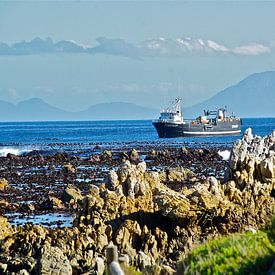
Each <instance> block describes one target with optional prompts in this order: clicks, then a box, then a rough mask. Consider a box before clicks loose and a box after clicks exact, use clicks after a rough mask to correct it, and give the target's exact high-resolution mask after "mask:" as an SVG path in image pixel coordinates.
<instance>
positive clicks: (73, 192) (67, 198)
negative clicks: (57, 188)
mask: <svg viewBox="0 0 275 275" xmlns="http://www.w3.org/2000/svg"><path fill="white" fill-rule="evenodd" d="M62 198H63V201H64V202H71V201H73V202H77V201H80V200H82V199H83V196H82V195H81V191H80V190H79V189H78V188H77V187H76V186H74V185H72V184H68V186H67V187H66V189H65V190H64V192H63V195H62Z"/></svg>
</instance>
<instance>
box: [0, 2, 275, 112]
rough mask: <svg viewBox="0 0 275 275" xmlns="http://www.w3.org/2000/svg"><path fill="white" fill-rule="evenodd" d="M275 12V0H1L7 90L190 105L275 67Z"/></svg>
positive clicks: (2, 73) (84, 103) (3, 86)
mask: <svg viewBox="0 0 275 275" xmlns="http://www.w3.org/2000/svg"><path fill="white" fill-rule="evenodd" d="M274 14H275V3H272V2H247V1H245V2H206V1H203V2H179V1H178V2H171V1H167V2H164V1H161V2H157V1H152V2H145V1H141V2H140V1H139V2H125V1H123V2H117V1H111V2H102V1H98V2H97V1H95V2H84V1H76V2H69V1H66V2H65V1H59V2H55V1H48V2H39V1H28V2H24V1H16V2H0V34H1V35H0V41H1V42H2V43H3V44H0V99H1V100H7V101H10V102H18V101H21V100H25V99H28V98H31V97H40V98H42V99H44V100H45V101H46V102H48V103H50V104H52V105H55V106H58V107H61V108H63V109H66V110H82V109H85V108H87V107H89V106H90V105H93V104H96V103H102V102H112V101H125V102H134V103H137V104H140V105H143V106H148V107H152V108H160V107H163V105H164V104H165V103H166V102H168V101H169V100H171V99H173V98H174V97H176V96H181V97H182V98H183V101H184V105H185V106H188V105H192V104H195V103H197V102H200V101H202V100H204V99H206V98H208V97H210V96H212V95H214V94H215V93H217V92H218V91H220V90H222V89H224V88H226V87H227V86H229V85H232V84H234V83H236V82H238V81H240V80H241V79H243V78H244V77H246V76H247V75H249V74H251V73H254V72H261V71H266V70H274V69H275V59H274V57H275V33H274V30H275V19H274ZM37 37H39V38H40V40H37V39H36V40H33V39H35V38H37ZM47 38H50V39H48V40H47ZM98 38H100V39H98ZM23 40H25V41H27V43H24V42H22V41H23ZM1 51H2V52H1Z"/></svg>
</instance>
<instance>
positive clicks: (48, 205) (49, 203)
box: [39, 196, 69, 210]
mask: <svg viewBox="0 0 275 275" xmlns="http://www.w3.org/2000/svg"><path fill="white" fill-rule="evenodd" d="M68 199H69V198H68ZM39 207H40V208H41V209H43V210H62V209H64V208H65V207H64V205H63V203H62V201H61V200H60V199H58V198H56V197H53V196H48V198H47V199H46V200H45V201H43V202H42V203H41V204H40V205H39Z"/></svg>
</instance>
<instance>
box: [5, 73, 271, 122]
mask: <svg viewBox="0 0 275 275" xmlns="http://www.w3.org/2000/svg"><path fill="white" fill-rule="evenodd" d="M224 106H227V109H228V111H229V112H232V111H233V112H234V113H235V114H236V115H237V116H241V117H275V72H274V71H270V72H263V73H256V74H252V75H250V76H248V77H247V78H245V79H244V80H242V81H241V82H239V83H238V84H236V85H233V86H230V87H229V88H227V89H225V90H223V91H221V92H219V93H217V94H216V95H215V96H213V97H211V98H210V99H208V100H206V101H203V102H202V103H200V104H196V105H194V106H192V107H188V108H185V109H184V116H185V117H187V118H194V117H197V116H199V115H201V114H202V112H203V110H206V109H215V108H216V107H224ZM161 107H163V106H160V108H161ZM158 113H159V111H158V110H154V109H150V108H145V107H142V106H139V105H136V104H132V103H125V102H113V103H103V104H97V105H93V106H91V107H90V108H89V109H87V110H85V111H81V112H67V111H64V110H62V109H59V108H56V107H53V106H51V105H49V104H48V103H46V102H44V101H43V100H42V99H39V98H33V99H30V100H26V101H22V102H20V103H18V104H12V103H9V102H6V101H0V121H44V120H104V119H105V120H108V119H112V120H119V119H133V120H134V119H152V118H155V117H157V115H158Z"/></svg>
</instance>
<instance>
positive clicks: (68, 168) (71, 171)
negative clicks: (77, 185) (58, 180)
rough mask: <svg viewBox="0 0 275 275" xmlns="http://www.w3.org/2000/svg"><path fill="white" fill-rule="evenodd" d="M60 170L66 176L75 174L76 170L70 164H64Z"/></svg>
mask: <svg viewBox="0 0 275 275" xmlns="http://www.w3.org/2000/svg"><path fill="white" fill-rule="evenodd" d="M62 170H63V172H64V173H66V174H75V173H76V168H75V167H74V166H73V165H72V164H70V163H67V164H64V165H63V168H62Z"/></svg>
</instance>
